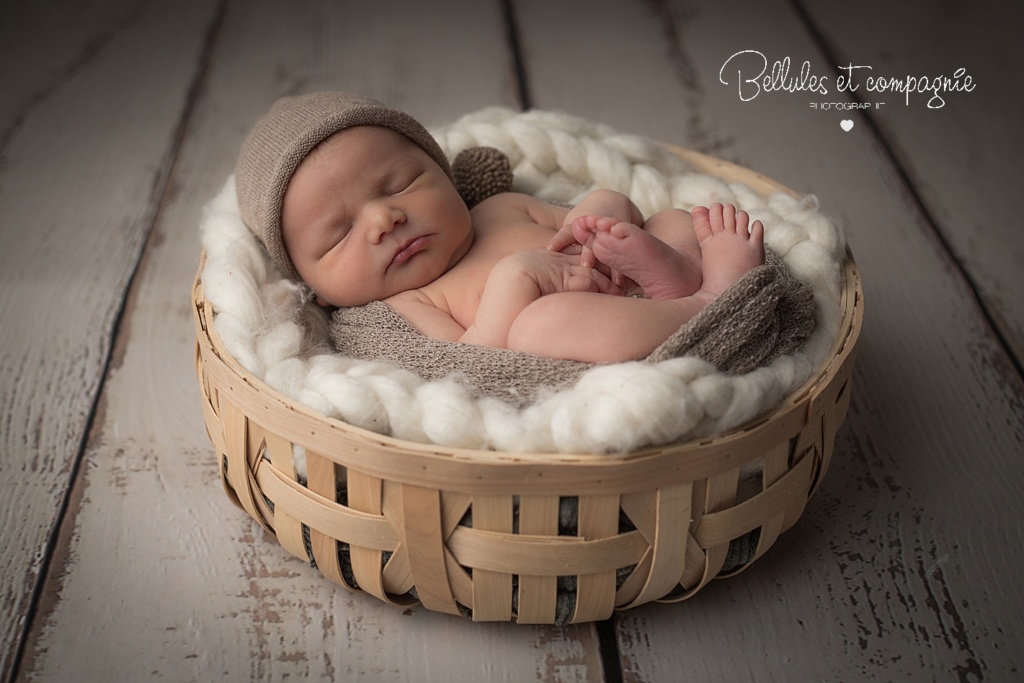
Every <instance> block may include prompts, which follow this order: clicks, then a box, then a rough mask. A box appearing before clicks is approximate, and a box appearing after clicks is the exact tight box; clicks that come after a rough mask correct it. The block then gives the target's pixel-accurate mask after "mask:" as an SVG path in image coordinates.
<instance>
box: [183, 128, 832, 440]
mask: <svg viewBox="0 0 1024 683" xmlns="http://www.w3.org/2000/svg"><path fill="white" fill-rule="evenodd" d="M431 133H432V134H433V135H434V136H435V137H436V138H437V141H438V142H439V144H440V145H441V148H442V149H443V150H444V152H445V154H446V155H447V156H448V157H449V158H454V157H455V155H457V154H458V153H459V152H460V151H462V150H464V149H467V148H470V147H474V146H479V145H486V146H490V147H495V148H497V149H499V150H501V151H502V152H504V153H505V154H506V155H508V158H509V160H510V162H511V165H512V168H513V172H514V176H515V185H514V189H515V190H516V191H519V192H525V193H530V194H533V195H536V196H538V197H541V198H543V199H546V200H550V201H555V202H562V203H570V204H571V203H574V202H576V201H578V200H579V199H580V198H581V197H582V196H583V195H584V194H586V192H588V191H589V190H591V189H593V188H597V187H605V188H611V189H614V190H618V191H619V192H622V193H623V194H626V195H628V196H629V197H630V198H632V199H633V201H634V202H635V203H636V204H637V206H638V207H639V208H640V210H641V211H642V212H643V213H644V215H651V214H652V213H654V212H656V211H658V210H660V209H663V208H668V207H670V206H675V207H680V208H684V209H689V208H692V207H693V206H696V205H708V204H710V203H712V202H715V201H720V202H723V203H732V204H735V205H736V206H737V207H739V208H742V209H745V210H746V211H747V212H748V213H749V214H750V217H751V220H761V221H762V223H764V225H765V241H766V243H767V244H768V245H769V246H770V247H771V248H772V249H774V250H775V252H776V253H777V254H778V255H779V256H781V257H782V259H783V261H784V262H785V263H786V265H787V267H788V268H789V270H790V272H791V273H792V274H793V275H794V276H795V277H797V278H799V279H800V280H802V281H804V282H806V283H808V284H809V285H811V287H812V288H813V289H814V292H815V315H816V318H817V328H816V330H815V332H814V333H813V334H812V335H811V337H810V338H809V339H808V340H807V342H806V343H805V344H804V346H803V347H802V348H801V349H800V351H799V352H797V353H794V354H791V355H789V356H783V357H779V358H777V359H775V360H774V361H772V362H771V363H770V364H768V365H766V366H764V367H761V368H758V369H756V370H754V371H752V372H749V373H746V374H743V375H726V374H724V373H720V372H718V371H717V370H716V369H715V368H714V367H713V366H712V365H710V364H709V363H707V362H705V361H702V360H700V359H697V358H677V359H672V360H667V361H664V362H661V363H657V364H644V363H638V362H637V363H634V362H628V363H619V364H614V365H605V366H598V367H595V368H593V369H591V370H589V371H587V372H586V373H585V374H584V375H583V376H582V377H581V378H580V379H579V381H578V382H577V383H576V385H575V386H573V387H572V388H569V389H564V390H561V391H557V392H549V393H546V394H542V395H541V396H540V397H538V399H537V401H536V402H534V403H533V404H532V405H529V406H526V407H524V408H519V409H517V408H513V407H512V406H510V405H509V404H507V403H504V402H502V401H500V400H497V399H493V398H483V399H476V398H474V397H473V396H472V394H471V393H470V391H469V390H468V389H467V388H466V387H465V386H464V385H462V384H460V382H459V380H458V377H457V376H453V377H449V378H446V379H444V380H439V381H433V382H427V381H425V380H423V379H422V378H420V377H419V376H417V375H414V374H412V373H410V372H408V371H406V370H402V369H400V368H397V367H394V366H391V365H387V364H383V363H377V362H369V361H361V360H353V359H351V358H345V357H341V356H339V355H336V354H334V353H332V351H331V349H330V342H329V336H328V332H327V329H328V328H327V323H328V321H327V317H326V315H325V314H324V312H323V311H322V310H320V309H319V308H318V307H317V306H316V304H315V303H314V302H312V301H308V300H305V299H304V293H303V288H301V287H300V286H298V285H296V284H295V283H293V282H291V281H289V280H287V279H285V278H283V277H282V276H281V274H280V273H279V272H278V271H277V269H276V268H275V267H274V266H273V265H272V264H271V262H270V259H269V257H268V255H267V253H266V251H265V250H264V249H263V248H262V246H261V245H260V244H259V242H258V241H257V240H256V238H255V237H253V235H252V233H251V232H250V231H249V230H248V229H247V228H246V227H245V225H244V223H243V222H242V219H241V216H240V214H239V209H238V203H237V200H236V198H235V189H234V178H233V177H232V178H229V180H228V182H227V184H226V185H225V187H224V188H223V190H222V191H221V192H220V193H219V194H218V196H217V197H216V198H214V199H213V200H212V201H211V202H210V204H209V205H208V206H207V207H206V211H205V214H204V217H203V220H202V225H201V236H202V242H203V246H204V248H205V250H206V265H205V268H204V270H203V273H202V279H203V284H204V289H205V293H206V296H207V299H208V300H209V301H210V303H211V304H212V305H213V307H214V310H215V313H216V315H215V318H214V325H215V326H216V329H217V332H218V334H219V335H220V337H221V339H222V341H223V343H224V345H225V348H226V349H227V350H228V351H229V352H230V353H231V354H232V356H233V357H234V358H235V359H236V360H237V361H238V362H239V363H240V364H241V365H242V366H243V367H244V368H245V369H246V370H247V371H248V372H250V373H252V374H253V375H255V376H256V377H258V378H260V379H262V380H263V381H264V382H266V383H267V384H268V385H269V386H271V387H273V388H274V389H276V390H277V391H279V392H281V393H282V394H284V395H286V396H288V397H290V398H292V399H293V400H296V401H299V402H300V403H303V404H305V405H307V406H309V407H310V408H312V409H314V410H316V411H318V412H320V413H322V414H324V415H325V416H328V417H335V418H338V419H341V420H343V421H345V422H347V423H349V424H351V425H354V426H357V427H361V428H364V429H369V430H373V431H376V432H379V433H382V434H387V435H391V436H394V437H397V438H400V439H405V440H409V441H418V442H423V443H435V444H438V445H442V446H445V447H455V448H472V449H491V450H500V451H511V452H540V453H543V452H564V453H573V452H579V453H583V452H586V453H611V452H628V451H632V450H636V449H638V448H642V447H644V446H650V445H659V444H664V443H669V442H672V441H677V440H680V439H684V438H689V437H698V436H707V435H710V434H715V433H719V432H722V431H725V430H728V429H730V428H733V427H737V426H739V425H741V424H742V423H744V422H746V421H748V420H750V419H752V418H754V417H756V416H757V415H758V414H760V413H763V412H765V411H767V410H770V409H771V408H773V407H774V406H776V405H778V403H779V402H780V401H781V400H782V399H783V398H784V397H785V396H786V395H787V394H788V393H790V392H791V391H792V390H794V389H795V388H797V387H798V386H799V385H800V384H801V383H802V382H804V381H805V380H806V379H807V378H808V377H809V376H810V374H811V373H812V372H813V371H814V370H815V369H816V368H817V367H818V366H820V365H821V363H823V362H824V361H825V359H826V358H827V356H828V353H829V351H830V349H831V346H832V344H833V342H834V340H835V338H836V334H837V330H838V325H839V318H840V313H839V297H840V277H839V276H840V267H841V264H842V262H843V259H844V255H845V247H846V245H845V240H844V237H843V235H842V232H841V231H840V230H839V229H838V227H837V226H836V225H835V224H834V223H833V222H832V221H831V220H830V219H828V218H827V217H826V216H825V215H824V214H822V212H821V211H820V210H819V209H818V206H817V202H816V200H815V199H814V197H805V198H802V199H797V198H794V197H792V196H790V195H788V194H785V193H775V194H772V195H770V196H768V197H762V196H760V195H758V194H757V193H756V192H755V191H753V190H752V189H751V188H750V187H749V186H747V185H745V184H743V183H736V182H734V183H728V184H727V183H725V182H723V181H722V180H721V179H719V178H716V177H713V176H710V175H706V174H703V173H696V172H693V171H692V170H691V169H689V168H688V167H687V165H686V163H685V162H684V161H683V160H682V159H680V158H679V157H678V156H676V155H674V154H672V153H671V152H669V151H667V150H665V149H664V148H663V147H661V146H659V145H657V144H656V143H654V142H653V141H651V140H649V139H646V138H643V137H639V136H635V135H625V134H621V133H619V132H617V131H615V130H613V129H611V128H609V127H607V126H604V125H600V124H595V123H592V122H589V121H587V120H585V119H581V118H578V117H574V116H569V115H566V114H561V113H553V112H545V111H530V112H525V113H523V112H516V111H512V110H509V109H504V108H488V109H484V110H481V111H479V112H475V113H473V114H469V115H467V116H465V117H463V118H461V119H459V120H458V121H456V122H455V123H453V124H451V125H449V126H447V127H444V128H439V129H435V130H432V131H431Z"/></svg>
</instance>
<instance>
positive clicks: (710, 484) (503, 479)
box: [192, 148, 863, 624]
mask: <svg viewBox="0 0 1024 683" xmlns="http://www.w3.org/2000/svg"><path fill="white" fill-rule="evenodd" d="M672 150H673V151H674V152H676V153H677V154H679V155H680V156H682V157H683V158H684V159H686V160H687V161H688V162H689V163H690V164H691V165H692V166H694V167H696V168H697V169H698V170H700V171H703V172H705V173H709V174H712V175H716V176H718V177H721V178H723V179H724V180H727V181H732V180H740V181H743V182H745V183H747V184H748V185H749V186H751V187H752V188H753V189H754V190H756V191H758V192H762V193H767V192H771V191H778V190H783V191H786V192H790V191H789V190H787V189H786V188H784V187H782V186H780V185H778V184H777V183H775V182H773V181H771V180H769V179H767V178H765V177H763V176H760V175H758V174H756V173H754V172H752V171H749V170H747V169H743V168H741V167H738V166H735V165H732V164H729V163H727V162H723V161H720V160H716V159H712V158H710V157H705V156H703V155H700V154H697V153H695V152H691V151H688V150H682V149H679V148H672ZM199 272H200V273H201V272H202V265H200V271H199ZM844 279H845V281H844V284H843V288H842V299H841V323H840V332H839V336H838V339H837V340H836V342H835V344H834V346H833V348H832V351H831V353H830V356H829V358H828V359H827V360H826V361H825V362H824V363H823V365H822V366H821V367H820V368H819V369H818V370H817V371H816V372H815V373H814V374H813V376H812V377H811V378H810V379H809V380H808V381H807V382H806V383H805V384H804V385H803V386H802V387H800V388H799V389H798V390H796V391H795V392H793V393H792V394H791V395H790V396H789V397H788V398H787V399H786V400H784V401H783V402H782V404H781V405H779V406H778V407H777V408H776V409H775V410H773V411H772V412H770V413H769V414H767V415H766V416H763V417H762V418H760V419H758V420H756V422H754V423H752V424H749V425H746V426H744V427H742V428H739V429H736V430H733V431H731V432H729V433H727V434H722V435H719V436H716V437H714V438H708V439H705V440H700V441H689V442H683V443H678V444H673V445H669V446H664V447H658V448H651V449H647V450H642V451H638V452H634V453H629V454H623V455H607V454H603V455H590V454H578V455H566V454H556V453H502V452H493V451H476V450H464V449H454V448H443V447H438V446H433V445H426V444H420V443H413V442H408V441H403V440H400V439H395V438H389V437H386V436H382V435H380V434H377V433H373V432H369V431H366V430H362V429H358V428H355V427H352V426H351V425H348V424H345V423H343V422H341V421H339V420H335V419H331V418H327V417H325V416H323V415H321V414H318V413H316V412H315V411H313V410H311V409H309V408H307V407H305V406H303V405H301V404H298V403H296V402H295V401H292V400H290V399H288V398H286V397H285V396H283V395H281V394H280V393H278V392H276V391H274V390H273V389H271V388H270V387H268V386H267V385H266V384H264V383H263V382H261V381H260V380H259V379H257V378H255V377H254V376H253V375H251V374H250V373H248V372H247V371H246V370H244V369H243V368H242V367H241V366H240V365H239V363H238V362H237V361H235V360H234V359H233V358H232V357H231V356H230V355H229V354H228V353H227V351H226V350H225V348H224V346H223V344H222V342H221V341H220V339H219V337H218V336H217V333H216V331H215V330H214V328H213V325H212V321H213V310H212V306H211V305H210V303H209V302H208V301H207V300H206V298H205V295H204V292H203V284H202V281H201V277H200V275H198V274H197V276H196V279H195V282H194V284H193V289H192V296H193V302H194V304H195V325H196V337H197V345H196V364H197V371H198V376H199V384H200V387H201V389H202V394H203V401H202V405H203V411H204V415H205V420H206V426H207V431H208V433H209V435H210V439H211V440H212V442H213V445H214V447H215V449H216V451H217V454H218V461H219V463H220V472H221V477H222V481H223V484H224V490H225V492H226V493H227V495H228V498H229V499H230V500H231V501H232V502H234V503H235V504H236V505H238V506H239V507H241V508H243V509H244V510H245V511H246V512H247V513H248V514H249V515H251V516H252V517H253V518H254V519H256V520H257V521H258V522H259V523H260V524H262V525H263V527H264V528H266V529H267V530H268V531H270V532H272V533H274V534H275V535H276V536H277V539H278V541H279V542H280V543H281V545H282V546H284V547H285V548H286V549H287V550H288V551H289V552H291V553H292V554H294V555H296V556H297V557H299V558H302V559H303V560H312V561H313V562H314V564H315V566H316V567H317V568H318V569H319V570H320V571H321V572H322V573H323V575H324V576H326V577H327V578H329V579H331V580H332V581H335V582H337V583H339V584H341V585H344V586H346V587H348V588H350V589H353V590H360V591H364V592H367V593H371V594H373V595H375V596H376V597H377V598H379V599H381V600H384V601H386V602H388V603H392V604H396V605H403V606H406V605H410V604H414V603H416V602H419V603H421V604H422V605H423V606H424V607H426V608H428V609H431V610H435V611H439V612H448V613H452V614H462V615H471V616H472V618H473V619H474V620H477V621H507V620H510V619H513V618H514V619H515V620H516V621H518V622H519V623H548V624H550V623H567V622H572V623H578V622H586V621H594V620H600V619H605V618H607V617H608V616H610V615H611V614H612V612H613V611H614V610H615V609H626V608H630V607H635V606H637V605H640V604H643V603H646V602H650V601H653V600H658V601H662V602H675V601H679V600H684V599H686V598H688V597H690V596H692V595H693V594H694V593H696V592H697V591H698V590H700V588H701V587H703V586H704V585H705V584H706V583H707V582H708V581H709V580H711V579H712V578H715V577H719V576H727V575H732V574H735V573H736V572H737V571H740V570H742V569H743V568H745V567H746V566H747V565H749V563H750V562H751V561H753V560H754V559H756V558H757V557H760V556H761V555H762V554H763V553H764V552H765V551H766V550H767V549H768V548H769V547H771V545H772V544H773V543H774V542H775V540H776V539H777V538H778V536H779V534H780V533H782V532H783V531H785V530H786V529H788V528H789V527H791V526H792V525H793V523H794V522H796V520H797V518H798V517H799V516H800V514H801V513H802V512H803V509H804V506H805V505H806V503H807V500H808V499H809V497H810V496H811V495H812V494H813V493H814V491H815V490H816V488H817V486H818V484H819V483H820V481H821V479H822V476H823V475H824V473H825V471H826V470H827V468H828V465H829V460H830V458H831V456H832V450H833V442H834V439H835V434H836V430H837V429H838V428H839V426H840V424H841V423H842V421H843V419H844V417H845V415H846V410H847V407H848V405H849V399H850V374H851V372H852V368H853V362H854V355H855V347H856V343H857V340H858V337H859V335H860V329H861V324H862V320H863V289H862V285H861V281H860V276H859V274H858V271H857V268H856V265H855V263H854V261H853V258H852V256H850V255H849V254H847V260H846V263H845V264H844ZM293 446H301V447H302V448H304V449H305V452H306V459H307V460H306V462H307V480H306V481H305V482H303V483H300V481H299V478H298V476H297V475H296V472H295V469H294V466H293ZM741 470H744V471H751V470H753V471H760V476H756V477H754V479H755V481H754V484H753V486H754V489H755V490H754V491H753V492H750V491H744V490H743V489H744V488H745V486H744V485H749V484H750V481H749V479H743V481H742V482H741ZM741 484H742V485H741ZM339 501H342V502H339ZM567 513H568V514H567ZM567 517H571V519H569V520H568V522H567V519H566V518H567ZM740 542H743V543H745V544H746V545H747V546H749V548H750V551H749V553H747V555H746V556H745V557H744V558H743V559H742V562H741V563H739V564H738V565H736V563H735V562H733V561H731V560H729V558H731V557H732V556H733V555H734V553H733V554H731V553H730V549H733V550H735V545H736V544H737V543H740ZM727 560H729V562H728V565H730V566H727ZM723 567H726V569H727V571H724V572H723Z"/></svg>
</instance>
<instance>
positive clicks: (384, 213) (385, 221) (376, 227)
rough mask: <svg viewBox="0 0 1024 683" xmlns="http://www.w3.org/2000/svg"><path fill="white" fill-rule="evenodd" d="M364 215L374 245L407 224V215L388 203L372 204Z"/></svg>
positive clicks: (378, 202) (365, 209)
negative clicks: (403, 224)
mask: <svg viewBox="0 0 1024 683" xmlns="http://www.w3.org/2000/svg"><path fill="white" fill-rule="evenodd" d="M363 213H364V220H365V221H366V224H367V229H368V230H369V233H370V238H371V239H372V240H373V242H374V243H377V242H379V241H380V240H381V238H383V237H384V235H387V234H388V233H390V232H391V231H392V230H394V229H395V228H396V227H397V226H399V225H401V224H402V223H404V222H405V213H404V212H403V211H402V210H401V209H400V208H399V207H397V206H394V205H392V204H391V203H389V202H387V201H375V202H370V203H369V204H367V206H366V207H365V208H364V209H363Z"/></svg>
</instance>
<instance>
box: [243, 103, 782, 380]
mask: <svg viewBox="0 0 1024 683" xmlns="http://www.w3.org/2000/svg"><path fill="white" fill-rule="evenodd" d="M236 181H237V188H238V198H239V205H240V208H241V212H242V217H243V219H244V221H245V223H246V225H247V226H248V227H249V229H250V230H252V231H253V233H255V234H256V236H257V237H258V238H259V239H260V240H261V241H262V242H263V244H264V245H265V246H266V248H267V250H268V252H269V253H270V255H271V258H272V259H273V261H274V262H275V264H276V265H277V266H278V267H279V268H280V269H281V271H282V272H283V274H284V275H285V276H287V277H289V278H292V279H293V280H296V281H299V282H302V283H304V284H305V285H306V286H307V287H308V288H309V289H310V290H311V291H312V293H313V294H314V295H315V296H316V300H317V301H318V302H319V303H320V304H321V305H324V306H331V307H341V308H350V307H357V306H362V305H364V304H368V303H369V302H377V301H379V302H384V303H385V304H386V305H387V306H388V307H390V308H391V309H393V311H394V312H396V313H397V314H398V315H400V316H401V317H402V318H404V320H405V321H406V322H408V324H409V325H411V326H412V328H414V329H415V330H416V331H418V332H419V333H421V334H423V335H425V336H426V337H429V338H432V339H437V340H444V341H452V342H464V343H467V344H475V345H482V346H488V347H496V348H504V349H511V350H514V351H522V352H526V353H531V354H537V355H543V356H548V357H551V358H558V359H566V360H575V361H583V362H587V363H608V362H621V361H627V360H632V359H639V358H644V357H646V356H647V355H648V354H650V353H651V352H652V351H653V350H655V349H656V348H657V347H658V346H659V345H660V344H662V342H664V341H665V340H666V339H667V338H668V337H669V336H670V335H672V334H673V333H674V332H675V331H676V330H678V329H679V328H680V326H681V325H683V324H684V323H686V322H687V321H689V320H690V319H691V318H693V317H694V316H695V315H697V314H698V313H699V312H700V311H701V310H703V309H704V308H705V307H707V306H708V304H709V303H711V302H712V301H714V300H715V299H716V298H718V297H719V296H720V295H721V294H722V293H723V292H724V291H725V290H726V289H728V288H729V287H730V286H731V285H733V284H734V283H736V282H737V281H738V280H739V279H740V278H742V277H743V276H744V275H745V274H747V273H748V272H749V271H751V270H752V269H754V268H756V267H758V266H760V265H762V264H763V263H764V262H765V250H764V245H763V226H762V225H761V223H760V222H759V221H754V222H753V223H752V224H751V223H750V219H749V217H748V216H747V214H746V213H745V212H744V211H737V210H736V209H735V208H734V207H732V206H722V205H721V204H717V203H716V204H712V205H711V206H710V207H709V208H706V207H697V208H695V209H693V211H692V212H685V211H682V210H678V209H670V210H666V211H662V212H659V213H656V214H654V215H652V216H650V217H649V218H647V219H646V220H645V219H644V217H643V216H642V215H641V213H640V211H639V210H638V209H637V207H636V206H635V205H634V204H633V203H632V202H631V201H630V200H629V199H628V198H627V197H625V196H623V195H622V194H619V193H617V192H613V191H610V190H596V191H593V192H591V193H589V194H587V195H586V196H585V197H584V198H583V199H582V200H581V201H580V202H579V203H578V204H576V205H575V206H574V207H572V208H565V207H561V206H556V205H553V204H550V203H547V202H545V201H542V200H540V199H537V198H535V197H532V196H529V195H525V194H519V193H513V192H501V193H498V194H494V195H492V196H490V197H487V198H486V199H483V200H482V201H480V202H479V203H476V204H475V205H473V206H472V208H470V207H469V206H468V205H467V204H466V202H465V201H464V200H463V198H462V196H460V194H459V191H458V190H457V189H456V184H455V182H454V175H453V171H452V168H451V166H450V164H449V162H448V160H447V159H446V157H445V155H444V153H443V152H442V151H441V149H440V147H439V146H438V144H437V142H436V141H435V140H434V139H433V138H432V137H431V136H430V134H429V133H428V132H427V131H426V130H425V129H424V128H423V127H422V126H421V125H420V124H419V123H418V122H416V121H415V120H414V119H412V118H411V117H409V116H408V115H406V114H404V113H402V112H398V111H396V110H394V109H390V108H388V107H386V106H385V105H383V104H381V103H380V102H377V101H375V100H372V99H369V98H366V97H362V96H359V95H354V94H350V93H341V92H333V93H314V94H310V95H305V96H300V97H294V98H286V99H283V100H280V101H278V102H277V103H275V105H274V106H273V108H272V109H271V111H270V112H269V113H268V114H267V115H266V116H264V117H263V118H262V119H261V120H260V121H259V122H258V123H257V125H256V127H255V129H254V130H253V131H252V133H250V135H249V137H248V138H247V140H246V142H245V145H244V146H243V149H242V152H241V156H240V158H239V162H238V167H237V170H236Z"/></svg>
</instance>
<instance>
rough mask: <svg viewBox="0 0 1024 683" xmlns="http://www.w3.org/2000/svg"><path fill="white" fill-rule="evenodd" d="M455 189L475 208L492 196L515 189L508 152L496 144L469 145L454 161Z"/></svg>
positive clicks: (470, 206)
mask: <svg viewBox="0 0 1024 683" xmlns="http://www.w3.org/2000/svg"><path fill="white" fill-rule="evenodd" d="M452 175H453V176H454V179H455V189H456V190H458V192H459V196H461V197H462V200H463V201H464V202H466V206H468V207H469V208H471V209H472V208H473V207H474V206H476V205H477V204H479V203H480V202H482V201H483V200H485V199H487V198H488V197H490V196H491V195H495V194H498V193H499V192H509V191H511V190H512V164H510V163H509V160H508V157H507V156H505V153H504V152H502V151H500V150H497V149H495V148H493V147H470V148H469V149H465V150H463V151H461V152H459V154H458V156H456V157H455V161H453V162H452Z"/></svg>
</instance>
